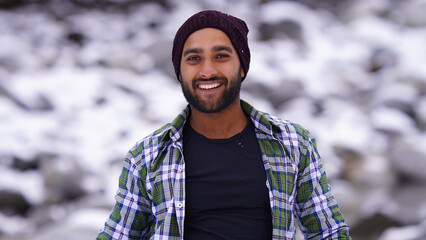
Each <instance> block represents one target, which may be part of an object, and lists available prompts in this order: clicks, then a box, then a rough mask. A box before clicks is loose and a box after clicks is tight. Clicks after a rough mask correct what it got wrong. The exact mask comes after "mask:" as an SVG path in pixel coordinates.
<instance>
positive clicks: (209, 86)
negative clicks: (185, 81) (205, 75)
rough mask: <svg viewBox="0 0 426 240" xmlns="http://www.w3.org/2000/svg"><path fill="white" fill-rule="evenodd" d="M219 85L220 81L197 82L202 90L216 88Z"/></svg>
mask: <svg viewBox="0 0 426 240" xmlns="http://www.w3.org/2000/svg"><path fill="white" fill-rule="evenodd" d="M220 85H222V84H220V83H217V82H216V83H200V84H198V88H200V89H203V90H210V89H214V88H218V87H219V86H220Z"/></svg>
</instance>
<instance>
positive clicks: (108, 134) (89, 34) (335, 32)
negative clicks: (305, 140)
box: [0, 0, 426, 239]
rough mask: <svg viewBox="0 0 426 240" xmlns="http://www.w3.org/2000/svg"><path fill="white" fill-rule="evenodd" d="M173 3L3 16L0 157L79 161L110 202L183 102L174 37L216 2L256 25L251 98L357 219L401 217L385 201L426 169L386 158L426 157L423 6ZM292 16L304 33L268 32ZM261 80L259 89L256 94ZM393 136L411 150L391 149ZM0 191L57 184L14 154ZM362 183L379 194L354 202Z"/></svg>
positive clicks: (14, 222) (92, 224)
mask: <svg viewBox="0 0 426 240" xmlns="http://www.w3.org/2000/svg"><path fill="white" fill-rule="evenodd" d="M169 3H170V5H171V6H172V7H171V9H165V8H163V7H162V6H160V5H159V4H158V3H147V4H141V5H139V6H138V7H135V8H132V9H131V11H129V12H128V14H121V13H119V12H115V13H113V12H104V11H100V10H81V11H76V12H75V13H72V14H69V15H66V16H65V15H64V19H62V20H61V21H58V20H57V19H54V18H53V17H51V16H49V15H48V14H47V13H46V12H43V11H41V10H40V11H37V10H31V9H22V10H19V11H18V10H17V11H13V10H11V11H4V10H3V11H0V33H1V37H0V133H1V136H2V137H1V138H0V157H4V156H6V157H16V158H19V159H22V160H24V161H31V160H33V159H34V158H35V156H37V154H40V153H44V154H53V155H55V154H58V155H59V157H58V159H56V160H54V161H57V164H52V169H51V170H52V171H56V172H53V173H55V174H56V173H58V174H59V175H60V174H63V175H66V174H68V173H69V172H68V171H71V169H74V168H75V169H77V170H78V169H79V168H81V169H80V170H79V171H82V172H83V173H84V176H83V177H81V183H82V185H83V189H84V190H85V191H87V192H88V193H90V194H95V193H100V192H101V193H102V192H103V195H102V196H103V199H104V200H105V202H108V203H107V205H108V208H109V207H111V206H110V205H112V203H113V199H112V197H113V195H114V193H115V190H116V186H117V182H118V176H119V174H120V171H121V167H122V159H123V158H124V157H125V154H126V152H127V151H128V149H129V148H130V147H131V146H133V144H134V143H135V142H137V141H138V140H139V139H141V138H142V137H144V136H146V135H147V134H149V133H151V132H152V131H154V130H155V129H157V128H158V127H160V126H162V125H163V124H164V123H166V122H170V121H172V120H173V118H174V117H175V116H176V115H177V114H178V113H179V112H180V111H181V110H182V109H183V108H184V107H185V106H186V101H185V99H184V97H183V96H182V93H181V89H180V84H179V83H178V81H176V79H175V76H174V72H173V69H172V65H171V60H170V51H171V44H172V41H173V37H174V34H175V33H176V31H177V29H178V28H179V27H180V25H181V24H182V23H183V22H184V21H185V20H186V19H187V18H188V17H189V16H191V15H192V14H193V13H194V12H196V11H199V10H202V9H205V8H215V9H219V10H224V11H227V10H228V9H229V11H228V12H229V13H231V14H234V15H236V16H239V17H241V18H243V19H245V20H246V21H247V23H248V25H249V28H250V34H249V40H250V43H249V44H250V49H251V53H252V59H251V65H250V71H249V73H248V77H247V79H246V80H245V82H243V87H242V93H241V95H242V98H243V99H245V100H247V101H248V102H250V103H251V104H253V105H254V106H255V107H256V108H258V109H260V110H262V111H265V112H269V113H272V114H275V115H277V116H279V117H281V118H283V119H286V120H289V121H292V122H295V123H299V124H301V125H302V126H304V127H306V128H307V129H308V130H310V131H311V132H312V133H313V135H314V136H315V138H316V139H317V144H318V147H319V150H320V154H321V156H322V158H323V159H324V166H325V169H326V172H327V174H328V176H329V179H331V181H333V182H335V183H337V184H336V187H335V190H336V191H335V192H336V194H337V195H339V198H340V199H342V200H341V201H342V202H343V203H344V204H343V205H344V206H345V208H346V209H348V212H350V214H349V216H348V218H349V219H351V222H353V223H354V224H356V223H358V222H360V221H362V217H369V216H372V215H374V214H375V213H380V212H382V213H385V214H387V215H389V216H392V214H395V213H397V211H398V209H400V206H399V205H398V204H399V203H398V202H395V201H392V199H391V196H390V192H391V190H392V189H393V188H394V187H395V185H396V182H397V181H398V179H397V177H396V175H397V174H396V173H395V172H398V173H401V172H402V173H406V174H407V173H413V174H412V175H413V176H417V177H418V178H417V180H418V181H423V176H424V171H423V170H422V169H424V168H422V169H420V168H418V169H411V168H407V167H406V166H404V164H402V165H398V164H395V163H393V162H392V161H391V159H392V157H395V156H401V154H402V155H404V154H405V155H404V156H407V154H406V153H407V151H408V152H410V154H415V159H414V158H413V159H411V160H412V161H416V162H414V163H413V164H419V165H420V166H423V165H424V156H426V154H425V153H424V150H423V149H422V147H423V146H424V144H425V139H424V137H423V135H424V125H425V123H426V110H425V109H426V107H425V106H426V100H425V96H424V95H425V92H424V89H425V86H426V78H425V77H424V76H426V68H425V67H424V66H425V65H426V45H425V44H424V42H425V39H426V31H425V30H426V25H424V24H423V25H422V24H421V23H422V21H423V22H424V20H422V17H421V16H420V17H417V18H415V17H409V14H413V13H415V12H416V9H415V8H413V6H418V7H419V9H423V8H424V6H425V1H424V0H422V1H420V0H417V1H407V2H406V3H404V4H409V5H407V6H406V8H405V7H404V6H403V7H401V8H394V9H391V8H392V6H393V5H392V3H391V1H389V0H381V1H366V0H365V1H356V2H353V3H351V6H352V7H351V9H348V10H347V11H346V16H344V17H343V20H342V19H339V18H338V17H337V16H334V15H333V14H331V13H329V12H327V11H325V10H313V9H311V8H309V7H308V6H304V5H302V4H300V3H297V2H294V1H268V2H266V3H262V4H259V3H258V1H208V0H205V1H176V0H173V1H169ZM401 4H402V3H401ZM253 9H256V12H253ZM399 9H401V10H399ZM399 11H400V12H399ZM386 12H388V13H389V14H390V15H389V16H384V14H383V13H386ZM407 14H408V15H407ZM398 19H399V20H398ZM289 20H291V21H293V22H295V23H296V24H298V25H299V26H300V29H301V39H299V40H297V39H290V38H284V37H282V36H283V34H276V36H275V37H274V38H272V39H270V40H264V41H261V40H260V37H261V36H260V35H261V32H260V31H259V29H258V26H259V25H260V24H262V23H266V24H270V25H274V24H277V23H280V22H282V21H289ZM404 21H406V22H411V23H416V24H415V26H412V25H404ZM69 33H79V34H82V36H83V40H82V43H81V45H79V44H78V43H76V42H72V41H70V40H69V39H67V34H69ZM380 49H382V50H383V51H385V54H383V55H379V56H377V59H374V61H376V60H377V61H378V62H379V64H382V65H383V67H382V68H381V69H380V70H378V71H377V72H370V70H369V69H370V64H371V62H372V61H373V60H372V58H373V57H374V54H375V52H376V51H377V50H380ZM294 83H297V84H300V86H301V88H302V89H301V90H295V91H294V92H291V93H292V94H291V96H290V97H288V98H285V97H283V98H279V100H280V101H281V102H279V103H278V104H277V103H272V102H271V101H269V100H268V99H271V98H270V97H271V96H270V95H271V94H272V93H274V94H277V93H280V91H282V93H283V94H285V93H288V91H289V90H288V89H284V88H285V87H286V86H293V87H294V86H296V85H297V84H294ZM256 86H262V87H264V88H265V90H264V92H261V93H260V94H259V92H256V91H253V88H254V87H256ZM297 86H298V85H297ZM280 88H282V89H280ZM290 91H292V89H291V88H290ZM255 93H257V94H255ZM262 94H263V95H262ZM289 95H290V94H289ZM268 97H269V98H268ZM396 139H399V140H396ZM398 141H400V142H398ZM398 143H403V144H402V147H403V148H401V149H399V150H398V151H399V152H398V151H396V152H395V151H392V148H393V147H394V146H395V145H397V146H398ZM336 149H344V150H346V151H353V152H355V153H356V155H357V156H359V157H360V158H361V160H359V162H356V163H355V164H357V165H348V164H349V163H348V159H344V157H342V156H341V155H339V154H338V153H337V152H336ZM398 154H400V155H398ZM408 155H409V154H408ZM411 156H414V155H411ZM404 160H405V159H404ZM409 160H410V159H408V161H409ZM406 161H407V160H406ZM77 170H76V171H77ZM76 174H77V173H76ZM71 175H72V174H71ZM343 177H346V178H348V179H341V178H343ZM21 179H25V180H26V181H18V180H21ZM0 189H7V190H12V191H15V192H18V193H20V194H22V196H24V197H25V199H27V200H28V201H29V202H30V203H31V204H33V205H39V204H43V203H45V201H46V198H48V197H49V196H46V194H47V193H48V192H49V191H51V190H52V189H49V186H48V185H46V183H45V176H43V175H42V173H40V172H37V170H29V171H19V170H17V169H12V168H11V164H10V163H5V162H2V163H1V165H0ZM366 189H367V190H366ZM361 190H362V191H363V193H365V192H368V193H371V195H368V194H362V195H360V196H358V197H356V196H355V195H357V194H356V193H358V192H359V191H361ZM345 196H352V198H351V199H345ZM362 203H365V206H362ZM55 209H56V210H55ZM61 209H62V210H61ZM105 209H106V208H102V209H92V208H90V207H87V206H83V207H82V206H80V208H78V209H76V211H75V213H74V214H72V215H70V216H68V215H67V214H68V212H67V211H66V210H64V207H62V206H59V207H57V208H54V209H53V210H51V211H53V213H54V214H53V215H55V214H57V216H58V217H57V219H54V221H58V224H61V226H65V228H66V226H71V227H72V228H73V229H80V227H82V226H83V225H87V226H89V228H90V229H91V230H93V229H94V228H97V229H98V228H100V227H101V225H102V222H103V221H104V220H105V219H106V218H107V216H108V214H109V212H110V211H109V210H105ZM422 211H423V216H424V212H425V211H424V209H423V210H422ZM4 219H7V221H6V222H7V224H5V225H4V226H2V227H0V232H4V233H6V234H10V235H14V234H18V233H22V232H27V233H31V232H33V231H36V230H38V229H35V228H36V227H35V226H34V223H32V222H30V220H29V219H27V218H24V217H17V216H13V217H9V216H4V215H2V214H0V222H2V223H3V222H5V221H4ZM63 219H66V220H63ZM82 219H83V220H82ZM19 222H22V224H23V225H24V226H26V229H19V227H18V223H19ZM59 222H60V223H59ZM422 224H423V225H424V223H422ZM422 224H420V225H412V226H407V227H401V228H392V229H389V230H387V231H386V232H385V233H384V234H383V236H382V237H381V239H403V238H402V237H401V236H405V237H406V239H409V237H410V236H411V237H412V238H414V237H417V236H424V235H421V234H424V231H422V230H419V228H420V227H424V226H423V225H422ZM60 229H62V228H60ZM46 231H47V230H46ZM52 231H53V230H52ZM45 234H53V233H52V232H49V231H47V232H45ZM45 236H47V235H45ZM49 236H50V235H49ZM52 236H53V235H52ZM41 237H42V236H41ZM398 237H400V238H398Z"/></svg>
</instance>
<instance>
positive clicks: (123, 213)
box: [97, 101, 350, 240]
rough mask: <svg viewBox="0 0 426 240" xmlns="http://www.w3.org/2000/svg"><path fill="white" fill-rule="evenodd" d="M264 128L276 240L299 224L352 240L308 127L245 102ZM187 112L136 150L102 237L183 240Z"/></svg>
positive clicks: (310, 232) (316, 234)
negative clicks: (184, 143) (184, 153)
mask: <svg viewBox="0 0 426 240" xmlns="http://www.w3.org/2000/svg"><path fill="white" fill-rule="evenodd" d="M241 106H242V107H243V110H244V111H245V112H246V113H247V114H248V115H249V116H250V118H251V120H252V121H253V123H254V125H255V128H256V136H257V140H258V142H259V146H260V149H261V152H262V160H263V163H264V166H265V169H266V175H267V178H268V181H267V183H266V184H267V187H268V189H269V198H270V205H271V212H272V219H271V220H272V223H273V233H272V236H273V237H272V238H273V239H293V238H294V235H295V232H296V227H295V221H296V219H297V220H298V221H299V222H300V224H299V225H300V228H301V230H302V232H303V233H304V235H305V237H306V238H309V239H350V237H349V227H348V226H347V225H346V224H345V222H344V219H343V215H342V213H341V211H340V209H339V206H338V205H337V203H336V201H335V199H334V197H333V195H332V193H331V191H330V186H329V184H328V181H327V177H326V174H325V172H324V170H323V166H322V161H321V159H320V157H319V155H318V152H317V149H316V143H315V140H314V139H313V138H311V137H310V134H309V132H308V131H307V130H305V129H304V128H302V127H301V126H299V125H296V124H292V123H290V122H287V121H283V120H281V119H279V118H276V117H274V116H271V115H269V114H267V113H263V112H260V111H258V110H256V109H254V108H253V107H252V106H250V105H249V104H248V103H246V102H244V101H241ZM189 111H190V110H189V108H186V109H185V110H184V111H183V112H182V113H181V114H180V115H179V116H177V117H176V119H174V121H173V122H172V123H170V124H167V125H165V126H163V127H162V128H160V129H159V130H157V131H155V132H154V133H153V134H151V135H149V136H148V137H146V138H144V139H142V140H141V141H140V142H138V143H137V144H136V145H135V146H134V147H133V148H132V149H131V150H130V151H129V153H128V155H127V157H126V159H125V162H124V167H123V171H122V173H121V176H120V179H119V189H118V191H117V195H116V204H115V206H114V208H113V210H112V213H111V215H110V217H109V219H108V220H107V222H106V223H105V226H104V228H103V230H101V232H100V233H99V235H98V237H97V239H100V240H101V239H183V231H184V228H183V226H184V219H185V163H184V157H183V150H182V145H183V144H182V143H183V141H182V132H183V126H184V124H185V121H186V120H187V119H188V116H189Z"/></svg>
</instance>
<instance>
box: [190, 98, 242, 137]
mask: <svg viewBox="0 0 426 240" xmlns="http://www.w3.org/2000/svg"><path fill="white" fill-rule="evenodd" d="M190 107H191V117H190V119H189V123H190V124H191V127H192V128H193V129H194V130H195V131H197V132H198V133H200V134H201V135H203V136H205V137H207V138H210V139H226V138H230V137H232V136H234V135H235V134H237V133H239V132H241V131H242V130H243V129H244V128H245V126H246V124H247V116H246V115H245V114H244V111H243V109H242V108H241V105H240V100H239V99H237V100H236V101H234V102H233V103H232V104H231V105H229V106H228V107H227V108H226V109H224V110H222V111H220V112H218V113H203V112H200V111H198V110H197V109H195V108H194V107H192V106H190Z"/></svg>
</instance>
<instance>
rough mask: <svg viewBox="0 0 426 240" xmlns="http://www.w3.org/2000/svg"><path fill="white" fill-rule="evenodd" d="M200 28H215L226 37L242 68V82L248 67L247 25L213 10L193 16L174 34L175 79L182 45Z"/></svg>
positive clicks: (173, 58)
mask: <svg viewBox="0 0 426 240" xmlns="http://www.w3.org/2000/svg"><path fill="white" fill-rule="evenodd" d="M202 28H216V29H219V30H222V31H223V32H225V33H226V35H228V37H229V39H230V40H231V43H232V45H233V46H234V48H235V50H236V51H237V53H238V57H239V59H240V62H241V66H242V67H243V70H244V77H242V80H244V78H245V77H246V76H247V72H248V70H249V66H250V49H249V47H248V41H247V34H248V31H249V30H248V28H247V25H246V23H245V22H244V21H243V20H241V19H239V18H236V17H233V16H231V15H228V14H226V13H222V12H219V11H215V10H207V11H201V12H199V13H196V14H194V15H193V16H192V17H190V18H188V20H186V22H185V23H183V25H182V26H181V27H180V28H179V30H178V31H177V32H176V36H175V39H174V41H173V50H172V61H173V66H174V68H175V73H176V77H177V79H179V72H180V61H181V57H182V51H183V45H184V44H185V41H186V39H187V38H188V37H189V35H191V34H192V33H193V32H195V31H197V30H200V29H202Z"/></svg>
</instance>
